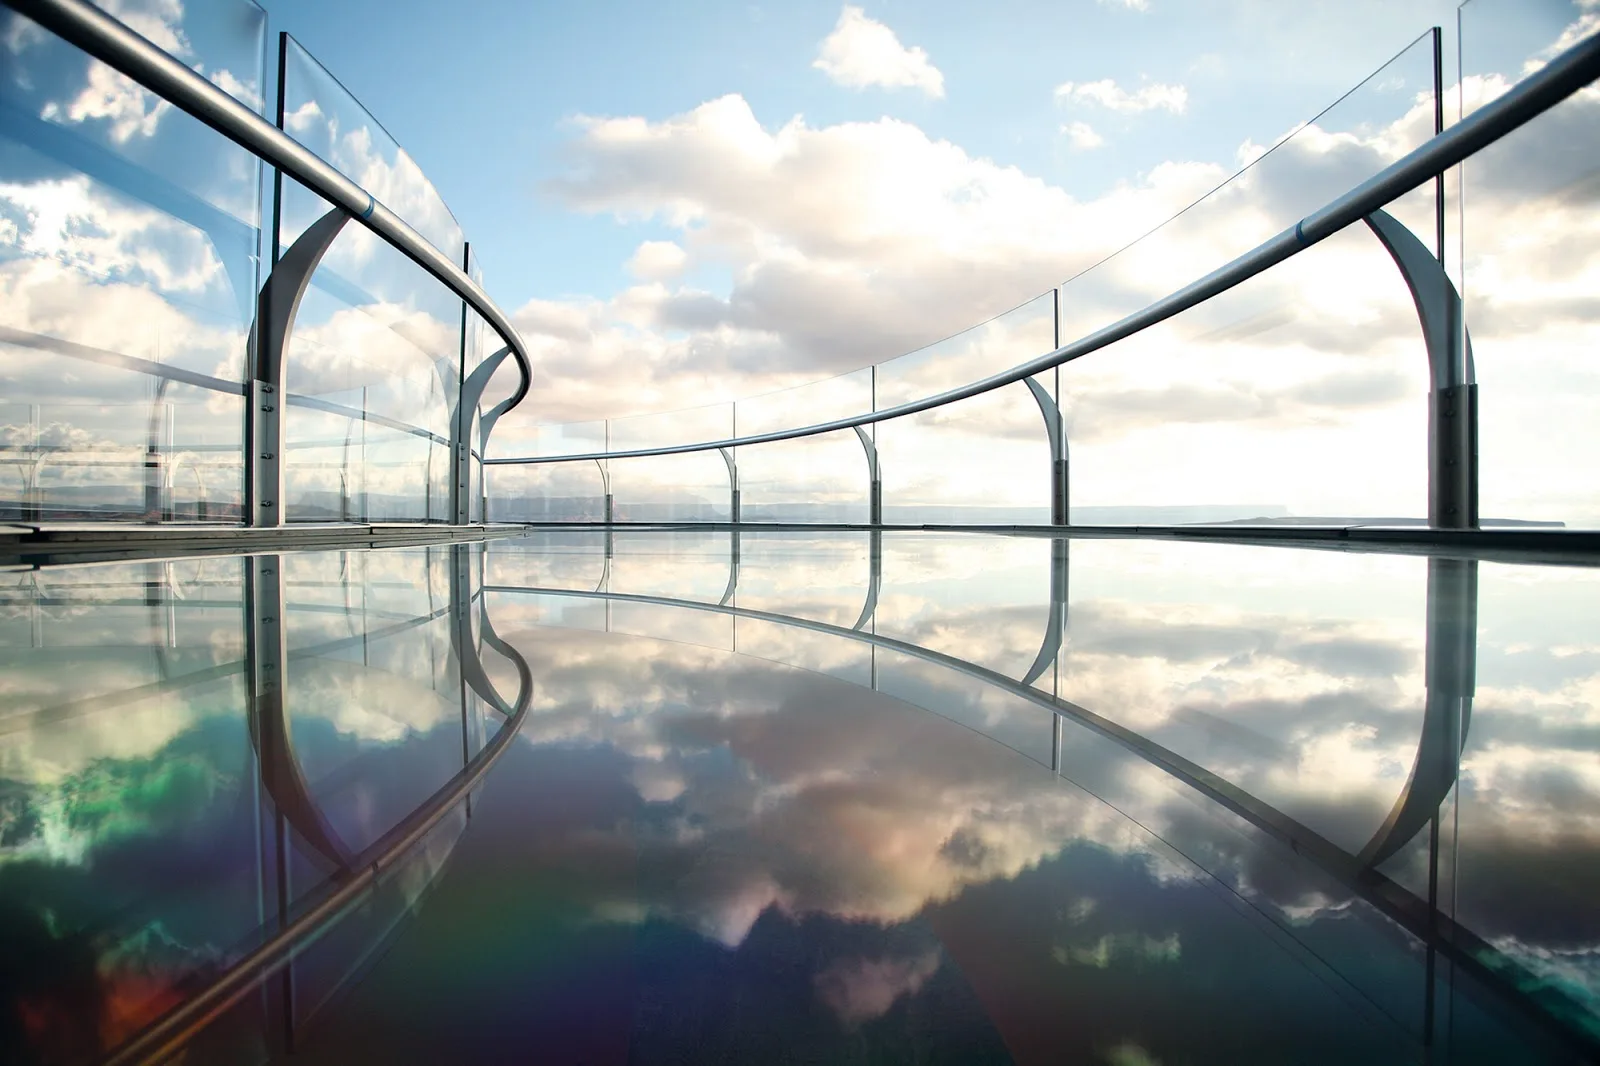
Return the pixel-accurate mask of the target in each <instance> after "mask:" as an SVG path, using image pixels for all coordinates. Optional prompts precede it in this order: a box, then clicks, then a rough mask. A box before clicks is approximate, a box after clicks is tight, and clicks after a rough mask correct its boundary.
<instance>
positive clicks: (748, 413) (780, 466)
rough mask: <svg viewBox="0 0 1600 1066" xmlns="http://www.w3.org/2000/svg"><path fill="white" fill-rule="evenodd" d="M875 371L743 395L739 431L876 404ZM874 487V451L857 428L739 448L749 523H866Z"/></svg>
mask: <svg viewBox="0 0 1600 1066" xmlns="http://www.w3.org/2000/svg"><path fill="white" fill-rule="evenodd" d="M873 374H874V371H873V370H872V368H870V367H868V368H866V369H863V370H858V371H856V372H855V373H853V374H845V375H842V376H840V377H836V378H829V379H828V380H826V381H818V382H813V383H812V384H809V385H801V386H799V387H797V388H793V389H785V390H783V391H781V392H774V393H769V394H767V395H765V396H753V397H751V398H749V399H747V400H740V401H739V402H738V404H737V405H736V406H737V415H738V423H739V432H740V434H741V435H743V436H751V435H754V434H757V433H769V432H773V431H776V430H780V429H790V428H794V427H796V426H805V425H815V424H817V423H819V422H827V421H830V420H832V419H835V418H844V417H847V416H849V415H855V414H861V413H863V412H866V411H870V410H872V382H873ZM870 432H871V430H870V428H869V429H868V433H869V434H870ZM868 486H869V477H868V472H867V457H866V454H865V452H864V451H863V450H862V447H861V441H860V440H859V438H858V437H857V436H856V433H855V431H854V430H849V429H846V430H840V431H837V432H834V433H827V434H823V435H821V436H816V437H802V438H799V439H797V440H792V441H780V442H777V443H773V444H760V445H754V446H751V447H748V448H741V449H740V450H739V492H740V503H739V510H740V517H741V518H742V519H744V520H745V521H748V522H865V521H867V519H868V505H869V503H868V501H869V495H868Z"/></svg>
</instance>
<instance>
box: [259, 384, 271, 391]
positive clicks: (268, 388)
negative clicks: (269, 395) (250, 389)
mask: <svg viewBox="0 0 1600 1066" xmlns="http://www.w3.org/2000/svg"><path fill="white" fill-rule="evenodd" d="M261 391H262V392H271V391H272V386H271V385H263V386H261Z"/></svg>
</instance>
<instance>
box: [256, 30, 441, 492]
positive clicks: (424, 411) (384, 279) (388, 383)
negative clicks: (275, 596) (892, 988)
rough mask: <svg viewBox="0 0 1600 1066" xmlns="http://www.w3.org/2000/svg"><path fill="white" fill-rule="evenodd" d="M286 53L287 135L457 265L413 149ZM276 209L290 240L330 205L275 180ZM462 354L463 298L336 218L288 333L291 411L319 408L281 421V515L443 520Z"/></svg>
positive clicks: (314, 68) (286, 242)
mask: <svg viewBox="0 0 1600 1066" xmlns="http://www.w3.org/2000/svg"><path fill="white" fill-rule="evenodd" d="M284 49H285V53H286V54H285V57H284V58H285V77H284V84H283V86H282V91H283V94H284V126H285V129H286V131H287V132H289V133H290V134H291V135H293V136H294V137H295V138H297V139H298V140H299V141H300V142H301V143H302V144H305V145H306V146H307V147H308V148H310V149H311V150H312V151H315V152H317V153H318V154H319V155H321V156H323V157H324V158H326V159H327V160H328V161H329V162H331V163H333V164H334V165H335V166H336V167H338V168H339V169H340V170H341V171H343V172H344V173H345V174H346V175H347V176H348V177H350V178H351V179H352V180H354V181H356V182H358V183H359V184H361V185H362V186H363V187H364V188H366V189H367V190H369V191H370V192H371V193H372V194H373V196H375V197H376V198H377V199H379V200H381V201H382V202H383V203H384V204H385V205H386V206H388V207H390V208H391V209H392V210H394V211H395V212H396V213H397V214H399V215H400V216H401V217H402V218H404V219H405V220H406V221H407V222H409V223H410V224H411V225H412V226H413V227H415V228H416V229H417V230H418V232H420V233H422V235H423V236H424V237H426V238H427V239H428V240H429V241H431V242H433V244H434V245H435V246H436V247H438V248H439V250H440V251H441V252H443V253H444V254H445V256H446V257H447V258H449V259H450V260H451V261H453V262H457V263H460V262H463V261H464V255H465V241H464V240H463V238H462V235H461V230H460V227H459V226H457V225H456V222H455V219H454V218H453V217H452V216H451V215H450V212H449V210H448V209H447V208H446V207H445V206H444V202H443V201H442V200H440V199H439V196H438V193H437V192H435V191H434V188H433V186H432V185H431V184H429V183H428V181H427V179H426V178H424V177H423V176H422V174H421V172H420V171H419V170H418V169H417V167H416V164H415V163H414V162H413V161H412V160H411V158H410V157H409V156H408V155H406V153H405V151H404V150H403V149H401V148H400V147H399V145H397V144H396V143H395V142H394V140H393V138H391V137H389V135H388V134H387V133H386V132H385V131H384V130H383V128H382V127H381V126H379V125H378V123H377V121H376V120H374V119H373V118H372V117H371V115H369V114H368V113H367V112H366V110H365V109H364V108H363V107H362V106H361V105H360V103H358V102H357V101H356V100H355V99H354V98H353V97H352V96H350V94H349V93H348V92H347V91H346V90H345V89H344V87H343V86H341V85H340V84H339V83H338V82H337V81H336V80H334V79H333V77H332V76H330V75H329V74H328V73H327V71H326V70H324V69H323V68H322V66H321V65H320V64H319V63H317V61H316V60H315V59H313V58H312V57H311V56H310V55H309V54H308V53H307V52H306V51H305V49H304V48H302V47H301V46H300V45H299V44H298V43H297V42H296V41H294V40H293V39H292V38H285V39H284ZM281 210H282V215H281V217H282V223H281V225H282V229H281V231H280V236H279V240H280V245H281V247H282V248H285V249H287V248H288V247H290V246H291V244H292V243H293V241H294V240H295V238H297V237H298V236H299V235H300V234H301V233H302V232H304V230H305V229H306V228H307V227H308V226H310V225H311V224H312V223H313V222H314V221H315V220H316V219H318V218H321V217H322V216H323V215H324V214H325V213H326V212H327V211H328V205H327V204H326V203H325V202H323V200H322V199H321V198H320V197H317V196H315V195H314V194H312V193H311V192H310V191H309V190H307V189H305V188H304V187H303V186H300V185H299V184H298V183H295V182H292V181H288V180H286V181H285V182H284V189H283V198H282V203H281ZM462 350H463V334H462V307H461V300H460V298H459V297H457V296H455V295H454V294H453V293H451V292H450V290H448V289H447V288H445V287H444V286H443V285H442V284H440V283H439V282H438V281H436V280H435V279H434V278H432V277H431V276H429V275H428V274H427V273H426V272H424V271H423V270H422V269H421V268H420V267H418V266H417V265H416V264H414V263H413V262H411V260H410V259H408V258H407V257H406V256H405V255H403V254H401V253H400V252H399V251H397V250H395V249H394V248H393V247H391V246H390V245H389V244H388V243H387V242H385V241H383V240H382V239H381V238H379V237H377V236H376V235H375V234H373V233H372V232H371V231H370V230H368V229H366V228H365V227H363V226H361V225H359V224H356V223H347V224H346V225H345V227H344V228H343V229H342V230H340V232H339V235H338V236H337V237H336V238H335V239H334V241H333V244H332V246H331V247H329V249H328V252H327V254H326V255H325V256H324V257H323V259H322V261H321V264H320V265H319V266H318V267H317V270H316V272H315V273H314V274H313V276H312V280H311V288H310V289H309V291H308V292H307V293H306V296H305V299H304V301H303V302H302V303H301V305H300V311H299V317H298V318H297V320H296V323H295V329H294V332H293V334H292V335H291V337H290V343H289V351H288V355H287V359H286V369H285V383H286V386H287V388H288V390H289V392H290V394H291V395H290V399H289V406H290V407H291V408H293V407H300V408H305V407H306V406H307V405H308V404H309V405H310V406H312V407H314V408H316V409H318V410H319V411H320V412H321V414H319V415H316V416H308V415H306V414H304V412H303V410H295V411H292V412H291V413H290V415H289V416H288V417H286V419H285V434H284V435H285V439H286V446H285V453H286V459H287V462H286V463H285V470H286V475H285V482H286V485H287V486H288V487H287V488H286V495H287V500H286V503H287V508H288V509H287V510H286V511H285V515H286V517H287V518H289V519H291V520H299V521H319V520H327V519H329V518H333V517H335V516H338V517H344V518H348V519H352V520H356V521H385V520H411V521H419V520H448V519H450V517H451V516H450V514H449V501H450V484H451V481H452V479H453V476H454V472H453V464H452V463H451V462H450V455H449V440H450V419H451V415H452V412H453V411H454V406H455V397H456V394H457V390H458V388H459V383H460V380H461V357H462ZM347 441H348V443H346V442H347ZM341 483H342V484H343V485H344V486H346V488H345V489H344V490H343V492H344V495H343V496H341V495H340V492H341V490H340V488H339V486H340V484H341ZM350 486H358V488H351V487H350ZM469 491H470V486H469ZM346 496H347V497H348V498H349V501H350V507H351V509H350V510H349V511H344V510H342V508H343V507H344V506H345V502H346V501H345V497H346Z"/></svg>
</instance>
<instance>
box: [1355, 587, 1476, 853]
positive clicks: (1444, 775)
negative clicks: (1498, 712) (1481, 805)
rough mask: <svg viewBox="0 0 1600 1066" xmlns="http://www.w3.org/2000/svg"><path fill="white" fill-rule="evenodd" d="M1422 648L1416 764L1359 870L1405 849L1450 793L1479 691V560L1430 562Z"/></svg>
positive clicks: (1372, 841)
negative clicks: (1423, 688)
mask: <svg viewBox="0 0 1600 1066" xmlns="http://www.w3.org/2000/svg"><path fill="white" fill-rule="evenodd" d="M1427 642H1428V643H1427V652H1426V660H1425V666H1424V671H1425V676H1426V680H1427V704H1426V708H1425V710H1424V712H1423V720H1422V736H1421V738H1420V739H1419V740H1418V742H1417V758H1416V762H1415V763H1414V764H1413V765H1412V767H1411V778H1410V780H1408V781H1407V782H1406V785H1405V788H1404V789H1402V790H1401V792H1400V797H1399V798H1398V799H1397V800H1396V801H1395V805H1394V809H1393V810H1391V811H1390V812H1389V817H1388V818H1386V819H1385V820H1384V823H1383V825H1382V826H1380V827H1379V829H1378V831H1377V832H1376V833H1375V834H1373V837H1372V839H1371V840H1370V841H1369V842H1368V843H1367V846H1366V847H1364V848H1362V849H1361V853H1360V855H1359V856H1358V859H1359V861H1360V863H1361V864H1362V865H1363V866H1376V865H1377V864H1379V863H1381V862H1383V861H1384V860H1385V859H1387V858H1389V857H1390V856H1391V855H1393V854H1394V853H1395V852H1397V851H1399V850H1400V849H1401V848H1402V847H1404V846H1405V845H1406V844H1407V843H1408V842H1409V841H1410V840H1411V839H1412V838H1413V837H1415V836H1416V835H1417V834H1418V833H1419V832H1421V831H1422V828H1423V827H1424V826H1426V825H1427V824H1428V823H1429V821H1430V820H1432V819H1433V817H1434V816H1435V815H1436V814H1437V813H1438V810H1439V807H1440V805H1441V804H1442V803H1444V801H1445V799H1446V798H1447V797H1448V796H1449V794H1450V790H1451V789H1452V788H1453V787H1454V786H1455V783H1456V775H1457V773H1458V772H1459V769H1460V764H1461V749H1462V746H1463V745H1464V744H1465V743H1466V739H1467V727H1468V725H1469V724H1470V721H1471V718H1472V697H1473V692H1474V690H1475V688H1476V683H1477V659H1478V563H1477V560H1475V559H1441V558H1433V559H1429V560H1428V630H1427Z"/></svg>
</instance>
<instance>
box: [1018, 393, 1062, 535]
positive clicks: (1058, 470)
mask: <svg viewBox="0 0 1600 1066" xmlns="http://www.w3.org/2000/svg"><path fill="white" fill-rule="evenodd" d="M1022 381H1023V384H1025V385H1027V386H1028V391H1029V392H1031V393H1033V399H1034V402H1035V403H1037V404H1038V405H1039V414H1041V415H1042V416H1044V432H1045V436H1047V437H1048V438H1049V439H1050V524H1051V525H1053V526H1064V525H1066V524H1067V518H1068V514H1069V511H1068V503H1069V500H1070V496H1069V492H1068V489H1069V484H1070V482H1069V480H1068V479H1069V476H1070V467H1068V465H1067V423H1066V420H1065V419H1063V418H1062V417H1061V408H1060V406H1059V405H1058V404H1057V403H1056V401H1055V397H1054V396H1051V395H1050V393H1049V391H1048V390H1047V389H1046V388H1045V387H1044V386H1043V385H1041V384H1039V383H1038V382H1037V381H1035V380H1034V379H1033V378H1023V379H1022Z"/></svg>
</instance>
